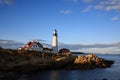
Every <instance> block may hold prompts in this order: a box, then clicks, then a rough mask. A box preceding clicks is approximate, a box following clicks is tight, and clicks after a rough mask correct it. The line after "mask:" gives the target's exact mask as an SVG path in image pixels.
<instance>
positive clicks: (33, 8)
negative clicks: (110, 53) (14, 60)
mask: <svg viewBox="0 0 120 80" xmlns="http://www.w3.org/2000/svg"><path fill="white" fill-rule="evenodd" d="M119 14H120V0H0V38H1V39H8V40H14V41H18V42H23V43H26V42H27V41H30V40H32V39H40V40H46V41H47V43H51V40H52V34H53V30H54V29H57V31H58V40H59V42H60V43H63V44H74V45H76V44H82V45H88V44H90V45H91V44H111V43H118V42H120V36H119V33H120V15H119Z"/></svg>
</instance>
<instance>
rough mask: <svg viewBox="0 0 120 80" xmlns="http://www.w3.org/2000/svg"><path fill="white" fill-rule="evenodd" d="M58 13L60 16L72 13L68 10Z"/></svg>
mask: <svg viewBox="0 0 120 80" xmlns="http://www.w3.org/2000/svg"><path fill="white" fill-rule="evenodd" d="M60 13H61V14H71V13H72V11H70V10H61V11H60Z"/></svg>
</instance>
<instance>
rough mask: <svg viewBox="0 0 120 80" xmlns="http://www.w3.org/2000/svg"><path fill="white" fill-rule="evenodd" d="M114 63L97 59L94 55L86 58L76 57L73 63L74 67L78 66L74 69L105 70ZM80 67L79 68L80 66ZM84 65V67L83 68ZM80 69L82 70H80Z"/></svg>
mask: <svg viewBox="0 0 120 80" xmlns="http://www.w3.org/2000/svg"><path fill="white" fill-rule="evenodd" d="M113 63H114V62H113V61H110V60H105V59H103V58H99V57H97V56H96V55H94V54H88V55H86V56H77V58H76V59H75V61H74V64H75V65H77V66H78V65H79V67H77V66H76V68H78V69H79V68H80V69H84V68H88V69H89V68H96V67H100V68H105V67H110V66H111V65H112V64H113ZM80 65H81V66H80ZM83 65H84V67H83ZM81 67H82V68H81Z"/></svg>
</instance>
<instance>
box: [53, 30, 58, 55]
mask: <svg viewBox="0 0 120 80" xmlns="http://www.w3.org/2000/svg"><path fill="white" fill-rule="evenodd" d="M52 48H53V52H54V53H58V40H57V30H54V32H53V40H52Z"/></svg>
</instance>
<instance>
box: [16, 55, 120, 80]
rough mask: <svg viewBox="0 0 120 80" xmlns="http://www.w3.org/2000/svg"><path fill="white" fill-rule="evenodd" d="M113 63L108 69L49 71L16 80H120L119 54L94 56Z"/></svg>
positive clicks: (24, 75) (23, 76)
mask: <svg viewBox="0 0 120 80" xmlns="http://www.w3.org/2000/svg"><path fill="white" fill-rule="evenodd" d="M96 55H97V56H98V57H102V58H105V59H108V60H114V61H115V63H114V64H113V65H112V66H111V67H109V68H96V69H93V70H49V71H40V72H38V73H34V74H29V75H28V74H23V75H22V76H21V77H20V78H19V79H18V80H120V54H96Z"/></svg>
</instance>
